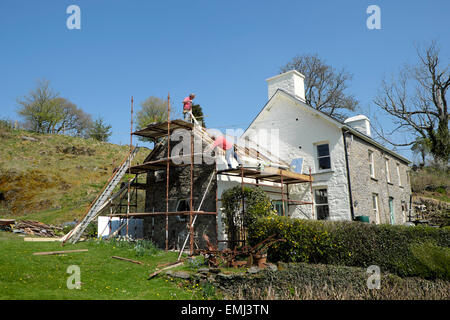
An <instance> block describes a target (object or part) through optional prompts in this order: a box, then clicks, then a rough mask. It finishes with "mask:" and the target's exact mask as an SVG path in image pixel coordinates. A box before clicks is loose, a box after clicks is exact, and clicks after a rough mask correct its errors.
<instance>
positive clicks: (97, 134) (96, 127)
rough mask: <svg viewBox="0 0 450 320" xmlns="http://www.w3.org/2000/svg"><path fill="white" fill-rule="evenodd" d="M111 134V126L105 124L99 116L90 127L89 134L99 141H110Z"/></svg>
mask: <svg viewBox="0 0 450 320" xmlns="http://www.w3.org/2000/svg"><path fill="white" fill-rule="evenodd" d="M111 134H112V132H111V126H110V125H107V124H105V123H104V122H103V119H102V118H100V117H99V118H98V119H96V120H95V121H94V123H93V124H92V127H91V128H89V130H88V134H87V136H88V137H89V138H92V139H95V140H98V141H108V139H109V137H110V136H111Z"/></svg>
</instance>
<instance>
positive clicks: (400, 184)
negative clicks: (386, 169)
mask: <svg viewBox="0 0 450 320" xmlns="http://www.w3.org/2000/svg"><path fill="white" fill-rule="evenodd" d="M397 178H398V185H399V186H400V187H401V186H402V177H401V175H400V164H398V163H397Z"/></svg>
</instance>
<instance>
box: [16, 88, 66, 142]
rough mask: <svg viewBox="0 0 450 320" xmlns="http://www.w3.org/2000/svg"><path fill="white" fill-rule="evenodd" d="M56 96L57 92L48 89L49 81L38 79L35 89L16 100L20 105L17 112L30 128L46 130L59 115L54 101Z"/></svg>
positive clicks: (36, 130) (42, 131)
mask: <svg viewBox="0 0 450 320" xmlns="http://www.w3.org/2000/svg"><path fill="white" fill-rule="evenodd" d="M57 96H58V94H57V93H55V92H54V91H53V90H52V89H50V82H49V81H47V80H39V81H38V83H37V86H36V89H35V90H31V91H30V93H29V94H28V96H24V97H23V98H22V99H18V100H17V102H18V104H19V105H20V107H19V110H18V114H19V115H20V116H22V117H24V118H25V120H26V121H27V122H28V123H29V125H30V126H31V130H33V131H35V132H41V133H44V132H48V131H49V129H50V127H51V124H52V123H53V122H55V121H57V120H58V119H59V117H60V115H59V114H58V112H57V110H56V106H55V103H54V99H55V98H56V97H57Z"/></svg>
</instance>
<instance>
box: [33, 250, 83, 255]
mask: <svg viewBox="0 0 450 320" xmlns="http://www.w3.org/2000/svg"><path fill="white" fill-rule="evenodd" d="M86 251H88V249H79V250H65V251H49V252H35V253H33V255H35V256H48V255H54V254H64V253H73V252H86Z"/></svg>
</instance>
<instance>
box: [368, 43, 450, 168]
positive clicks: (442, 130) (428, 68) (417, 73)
mask: <svg viewBox="0 0 450 320" xmlns="http://www.w3.org/2000/svg"><path fill="white" fill-rule="evenodd" d="M417 55H418V58H419V59H418V63H417V64H416V65H407V66H405V67H403V68H402V69H401V70H400V73H399V75H398V76H397V77H395V78H393V79H392V80H391V81H390V82H387V81H383V83H382V86H381V90H380V92H379V94H378V96H377V97H376V99H375V100H374V103H375V105H376V106H377V107H378V108H379V109H380V110H382V111H384V112H385V113H386V114H387V115H388V116H389V117H391V119H392V121H393V123H394V125H395V128H394V129H393V130H392V131H391V132H383V130H382V129H380V130H379V132H377V133H378V135H379V136H380V137H381V138H382V139H383V140H385V141H387V142H388V143H390V144H392V145H394V146H411V145H413V144H414V143H415V142H416V138H417V137H420V138H421V139H423V140H424V141H425V139H428V140H429V142H430V153H431V154H432V155H433V157H434V158H435V160H439V161H442V163H443V164H444V165H447V164H448V161H449V157H450V134H449V129H448V121H449V115H448V107H447V90H448V88H449V86H450V69H449V66H450V65H448V64H447V65H442V64H445V63H446V62H443V63H442V60H443V59H441V57H440V50H439V48H438V46H437V44H436V43H435V42H432V43H431V44H430V45H429V46H428V47H427V48H425V49H424V50H420V49H417ZM398 132H401V133H410V137H412V139H410V140H409V141H405V142H404V143H399V142H398V141H395V140H396V139H394V137H393V135H394V134H395V133H398Z"/></svg>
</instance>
